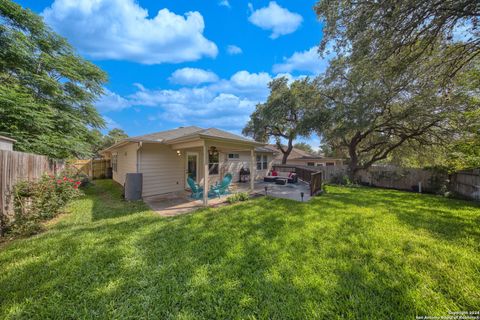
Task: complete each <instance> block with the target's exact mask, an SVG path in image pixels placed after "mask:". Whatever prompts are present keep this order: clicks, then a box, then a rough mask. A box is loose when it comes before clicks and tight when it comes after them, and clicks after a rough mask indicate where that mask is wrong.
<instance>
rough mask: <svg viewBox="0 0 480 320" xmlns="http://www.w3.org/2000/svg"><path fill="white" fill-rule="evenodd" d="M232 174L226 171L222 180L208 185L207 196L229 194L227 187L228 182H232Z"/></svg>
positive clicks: (228, 185)
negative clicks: (213, 184)
mask: <svg viewBox="0 0 480 320" xmlns="http://www.w3.org/2000/svg"><path fill="white" fill-rule="evenodd" d="M232 178H233V177H232V174H231V173H227V174H226V175H225V177H223V179H222V182H220V184H217V185H215V186H211V187H210V191H209V192H208V196H209V197H219V198H220V196H222V195H225V194H229V193H230V191H229V187H230V183H232Z"/></svg>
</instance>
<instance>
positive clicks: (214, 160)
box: [208, 152, 218, 175]
mask: <svg viewBox="0 0 480 320" xmlns="http://www.w3.org/2000/svg"><path fill="white" fill-rule="evenodd" d="M208 174H211V175H215V174H218V152H216V153H213V154H209V155H208Z"/></svg>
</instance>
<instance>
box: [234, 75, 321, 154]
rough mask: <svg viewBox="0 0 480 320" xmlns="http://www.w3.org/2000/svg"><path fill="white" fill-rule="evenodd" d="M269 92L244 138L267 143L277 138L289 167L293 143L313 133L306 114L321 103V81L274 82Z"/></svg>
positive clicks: (285, 80)
mask: <svg viewBox="0 0 480 320" xmlns="http://www.w3.org/2000/svg"><path fill="white" fill-rule="evenodd" d="M269 88H270V95H269V97H268V99H267V101H266V102H265V103H260V104H258V105H257V106H256V109H255V111H254V112H253V113H252V114H251V115H250V120H249V122H248V123H247V125H246V126H245V128H244V129H243V134H245V135H247V136H251V137H253V138H254V139H255V140H257V141H263V142H267V141H268V140H269V139H270V138H274V139H275V144H276V146H277V147H278V149H279V150H280V151H281V152H282V154H283V157H282V163H286V162H287V158H288V156H289V154H290V152H291V151H292V148H293V141H294V140H295V139H296V138H297V137H298V136H302V135H308V133H309V130H307V129H306V127H305V126H304V125H303V124H304V123H303V119H304V114H305V111H306V110H307V109H309V108H312V107H314V106H315V105H316V104H318V103H319V101H318V99H319V96H318V90H317V81H316V80H310V79H309V78H305V79H302V80H296V81H294V82H292V83H291V84H290V85H289V84H288V79H287V78H286V77H280V78H277V79H274V80H272V81H271V82H270V83H269ZM282 140H285V141H286V144H285V145H284V144H283V143H282Z"/></svg>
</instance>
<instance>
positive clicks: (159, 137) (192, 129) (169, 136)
mask: <svg viewBox="0 0 480 320" xmlns="http://www.w3.org/2000/svg"><path fill="white" fill-rule="evenodd" d="M203 130H204V129H202V128H200V127H196V126H188V127H180V128H177V129H171V130H166V131H160V132H155V133H149V134H145V135H143V136H136V137H130V138H127V139H126V140H133V141H157V142H160V141H168V140H173V139H178V138H182V137H185V136H188V135H191V134H194V133H198V132H200V131H203Z"/></svg>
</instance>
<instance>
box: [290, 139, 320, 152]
mask: <svg viewBox="0 0 480 320" xmlns="http://www.w3.org/2000/svg"><path fill="white" fill-rule="evenodd" d="M293 147H294V148H297V149H300V150H303V151H305V152H308V153H309V154H314V153H315V151H314V150H313V148H312V146H311V145H309V144H308V143H306V142H297V143H295V144H294V145H293Z"/></svg>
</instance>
